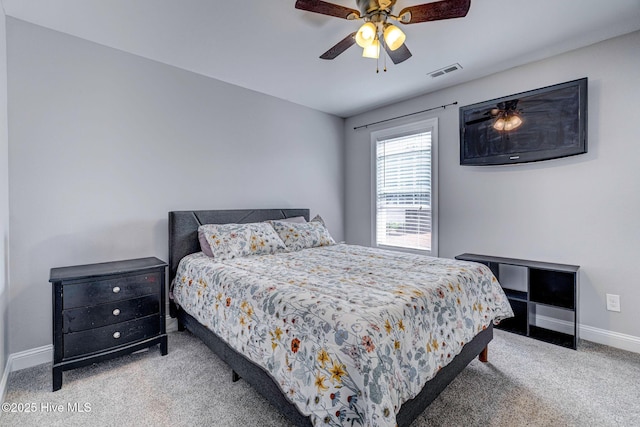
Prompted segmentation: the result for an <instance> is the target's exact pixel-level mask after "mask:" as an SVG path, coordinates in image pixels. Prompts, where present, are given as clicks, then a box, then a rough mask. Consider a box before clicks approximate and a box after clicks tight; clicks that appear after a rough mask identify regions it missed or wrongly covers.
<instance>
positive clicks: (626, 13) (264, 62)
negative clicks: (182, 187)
mask: <svg viewBox="0 0 640 427" xmlns="http://www.w3.org/2000/svg"><path fill="white" fill-rule="evenodd" d="M1 1H2V4H3V7H4V10H5V14H6V15H7V16H11V17H13V18H17V19H21V20H24V21H27V22H31V23H34V24H37V25H41V26H43V27H47V28H51V29H53V30H57V31H61V32H64V33H68V34H71V35H74V36H77V37H80V38H83V39H86V40H90V41H93V42H96V43H100V44H102V45H106V46H109V47H113V48H116V49H120V50H123V51H126V52H130V53H133V54H136V55H139V56H142V57H145V58H149V59H153V60H156V61H159V62H162V63H165V64H170V65H173V66H176V67H179V68H183V69H185V70H190V71H193V72H196V73H199V74H202V75H206V76H210V77H213V78H216V79H219V80H222V81H225V82H228V83H232V84H235V85H238V86H242V87H245V88H248V89H252V90H255V91H258V92H262V93H266V94H269V95H273V96H275V97H278V98H282V99H286V100H289V101H292V102H295V103H297V104H301V105H305V106H308V107H311V108H314V109H317V110H320V111H325V112H327V113H331V114H335V115H337V116H340V117H349V116H351V115H354V114H358V113H360V112H363V111H367V110H370V109H372V108H375V107H378V106H382V105H386V104H390V103H393V102H396V101H399V100H402V99H407V98H411V97H413V96H416V95H421V94H424V93H428V92H432V91H435V90H438V89H442V88H444V87H448V86H452V85H455V84H459V83H462V82H465V81H469V80H472V79H476V78H479V77H482V76H485V75H488V74H491V73H495V72H498V71H501V70H504V69H507V68H511V67H515V66H518V65H521V64H525V63H527V62H531V61H534V60H538V59H542V58H545V57H549V56H552V55H556V54H559V53H562V52H565V51H568V50H572V49H576V48H578V47H582V46H586V45H589V44H593V43H596V42H598V41H601V40H605V39H608V38H611V37H615V36H618V35H622V34H626V33H629V32H632V31H635V30H639V29H640V0H606V1H605V0H472V2H471V9H470V10H469V13H468V15H467V16H466V17H465V18H460V19H451V20H445V21H437V22H425V23H419V24H411V25H405V26H403V27H402V29H403V30H404V31H405V33H406V35H407V40H406V44H407V46H408V47H409V49H410V50H411V52H412V53H413V57H412V58H410V59H409V60H407V61H405V62H403V63H401V64H398V65H394V64H393V63H392V62H391V61H390V60H387V69H388V71H387V72H386V73H385V72H383V71H382V66H383V64H382V61H381V64H380V73H378V74H376V61H375V60H371V59H365V58H362V57H361V56H360V55H361V50H360V49H359V48H358V47H357V46H353V47H351V48H350V49H349V50H347V51H346V52H345V53H343V54H342V55H340V56H339V57H338V58H336V59H335V60H333V61H326V60H322V59H319V58H318V56H320V55H321V54H322V53H323V52H325V51H326V50H327V49H328V48H329V47H331V46H333V45H334V44H335V43H337V42H338V41H340V40H341V39H342V38H344V37H345V36H346V35H347V34H349V33H351V32H353V31H355V30H356V29H357V28H358V26H359V23H358V22H354V21H347V20H343V19H338V18H333V17H328V16H323V15H318V14H314V13H310V12H303V11H300V10H297V9H295V8H294V4H295V0H235V1H233V0H227V1H222V0H56V1H51V0H1ZM332 2H333V3H336V4H340V5H344V6H348V7H351V8H354V9H357V6H356V2H355V0H334V1H332ZM426 2H428V1H427V0H398V2H397V4H396V7H395V8H394V11H395V12H396V13H398V12H399V11H400V10H401V9H402V8H403V7H405V6H412V5H416V4H421V3H426ZM635 54H640V46H639V49H638V52H635ZM453 63H459V64H460V65H461V66H462V68H463V69H462V70H459V71H456V72H454V73H451V74H448V75H445V76H443V77H439V78H435V79H432V78H431V77H429V76H428V75H427V74H428V73H429V72H431V71H434V70H436V69H439V68H442V67H445V66H448V65H451V64H453Z"/></svg>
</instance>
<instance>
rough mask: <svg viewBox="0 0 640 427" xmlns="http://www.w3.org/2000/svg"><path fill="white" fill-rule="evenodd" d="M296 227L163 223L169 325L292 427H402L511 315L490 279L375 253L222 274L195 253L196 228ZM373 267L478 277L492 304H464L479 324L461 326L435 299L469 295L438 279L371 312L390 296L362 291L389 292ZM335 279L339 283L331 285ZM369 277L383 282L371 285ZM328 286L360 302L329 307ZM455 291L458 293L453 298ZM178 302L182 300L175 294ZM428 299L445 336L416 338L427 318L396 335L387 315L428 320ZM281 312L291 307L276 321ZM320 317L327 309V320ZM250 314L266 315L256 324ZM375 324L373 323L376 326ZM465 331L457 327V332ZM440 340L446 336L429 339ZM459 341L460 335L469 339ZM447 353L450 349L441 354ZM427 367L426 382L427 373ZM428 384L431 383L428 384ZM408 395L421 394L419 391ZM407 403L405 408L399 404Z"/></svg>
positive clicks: (262, 261) (280, 261)
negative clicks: (199, 344)
mask: <svg viewBox="0 0 640 427" xmlns="http://www.w3.org/2000/svg"><path fill="white" fill-rule="evenodd" d="M295 217H304V218H305V220H306V221H308V220H309V210H308V209H257V210H211V211H202V210H201V211H174V212H169V279H170V283H172V293H171V294H170V296H171V300H170V301H171V303H170V314H171V316H172V317H177V318H178V325H179V326H178V328H179V330H184V329H187V330H188V331H190V332H191V333H193V334H194V335H196V336H197V337H199V338H200V339H201V340H202V341H203V342H204V343H205V344H206V345H207V346H208V347H209V348H211V350H212V351H214V352H215V353H216V354H217V355H218V356H219V357H220V358H221V359H222V360H223V361H224V362H226V363H227V364H228V365H229V366H230V368H231V370H232V379H233V380H234V381H235V380H237V379H239V378H243V379H244V380H246V381H247V382H248V383H250V384H251V385H252V386H253V387H254V388H255V389H256V390H257V391H258V392H259V393H260V394H262V395H263V396H264V397H265V398H266V399H267V400H268V401H270V402H271V403H272V404H273V405H274V406H275V407H276V408H278V410H279V411H280V412H281V413H282V414H283V415H284V416H286V417H287V418H288V419H289V420H291V421H292V422H293V423H294V424H295V425H300V426H302V425H324V424H327V425H380V426H386V425H389V426H393V425H396V424H397V425H398V426H406V425H409V424H410V423H411V422H412V421H413V420H414V419H415V418H416V417H417V416H418V415H420V414H421V413H422V412H423V411H424V409H425V408H426V407H427V406H428V405H429V403H431V402H432V401H433V400H434V399H435V398H436V397H437V396H438V395H439V394H440V392H441V391H442V390H443V389H444V388H445V387H446V386H447V385H448V384H449V383H450V382H451V381H452V380H453V379H454V378H455V377H456V376H457V374H458V373H459V372H460V371H462V369H464V368H465V367H466V366H467V364H468V363H469V362H470V361H471V360H473V359H474V358H475V357H476V356H480V359H481V360H483V361H486V358H487V345H488V343H489V342H490V341H491V339H492V337H493V323H494V321H496V320H499V319H501V318H504V317H509V316H510V315H511V309H510V307H509V305H508V302H507V300H506V297H505V296H504V294H503V293H502V291H501V289H500V287H499V285H497V282H496V281H495V278H494V277H493V275H492V274H491V273H490V271H489V270H488V269H487V268H486V267H484V266H481V265H479V264H473V263H464V262H458V261H453V260H441V259H435V258H428V257H419V256H413V257H412V256H406V255H403V254H395V253H382V252H377V251H378V250H376V249H373V248H364V247H356V246H351V245H344V244H335V245H331V246H327V247H319V248H311V249H303V250H300V251H295V252H294V253H276V254H270V255H268V256H253V257H246V258H240V259H234V260H231V261H230V262H226V263H225V262H216V261H215V260H213V259H211V258H209V257H207V256H206V255H204V254H202V253H201V252H200V251H201V248H200V241H199V239H198V227H199V226H200V225H203V224H249V223H260V222H264V221H267V220H282V219H287V218H295ZM389 257H390V258H389ZM394 257H397V258H394ZM258 258H259V259H258ZM349 260H351V261H352V263H351V264H349V262H351V261H349ZM181 261H182V263H181ZM379 262H381V263H383V264H382V266H383V267H384V266H385V265H386V264H384V263H387V264H393V265H402V263H403V262H407V263H409V264H407V266H410V265H414V264H415V263H422V262H428V263H431V264H433V265H434V268H435V270H436V271H440V272H444V273H443V274H445V275H451V274H453V272H458V271H461V272H463V273H460V274H462V276H464V277H463V279H461V280H462V281H463V282H464V283H466V282H470V281H474V280H475V279H473V280H472V278H475V277H482V281H483V285H482V286H484V287H490V288H491V289H492V290H491V295H490V296H488V297H486V298H487V301H489V302H486V301H485V300H483V304H480V303H476V302H474V303H473V311H474V316H476V317H477V318H479V319H480V324H478V325H475V324H474V325H466V324H465V325H463V319H456V318H455V317H452V316H453V314H452V313H454V311H455V310H453V309H452V308H450V307H449V308H448V307H446V306H445V305H443V304H444V303H443V302H442V301H444V300H445V298H444V295H442V294H443V292H446V293H448V292H449V291H448V290H447V288H446V287H447V286H448V287H449V288H450V291H451V292H452V293H451V296H447V298H446V299H452V300H456V299H457V300H458V304H460V298H463V299H465V298H466V297H465V296H464V295H467V294H469V295H470V294H473V293H474V292H475V291H469V290H467V289H466V288H465V289H461V287H460V285H459V284H458V283H456V282H455V281H454V280H453V279H451V277H453V276H451V277H449V276H447V280H446V281H447V283H446V284H444V285H443V286H444V287H443V286H441V287H440V288H436V287H434V288H433V289H431V290H425V291H424V292H423V291H421V290H420V289H416V288H415V287H412V285H410V284H407V285H406V286H405V285H401V286H398V287H397V290H395V289H396V288H394V291H393V292H391V293H392V294H393V295H392V296H391V300H394V301H397V302H398V304H397V305H399V307H396V306H394V305H389V306H388V307H387V305H386V304H387V303H386V302H384V303H382V302H381V303H380V304H379V306H378V305H377V304H376V303H375V300H372V299H371V298H374V297H375V296H376V295H377V294H378V293H381V294H390V292H387V291H385V290H384V289H383V291H380V290H378V289H376V288H373V287H372V288H369V287H368V286H369V284H368V283H369V282H371V283H374V282H384V283H385V284H386V283H387V282H389V283H391V282H392V280H391V279H384V278H385V277H387V276H385V275H386V274H387V273H386V272H384V273H382V272H381V273H380V274H378V273H372V272H371V269H373V267H372V268H369V267H368V265H369V264H370V263H371V266H373V265H374V264H375V265H377V264H376V263H379ZM420 265H421V264H420ZM425 265H426V264H425ZM197 266H199V267H197ZM292 268H293V269H292ZM414 270H415V269H413V270H412V269H411V268H408V267H407V268H406V269H405V270H404V271H405V272H404V274H403V276H406V277H405V279H407V280H410V279H411V275H412V274H413V272H414ZM302 271H304V274H307V273H310V272H313V276H307V275H301V274H302V273H301V272H302ZM337 271H340V272H343V273H344V272H348V274H347V273H344V274H345V275H343V276H335V274H336V272H337ZM374 271H382V270H374ZM289 272H290V273H289ZM214 276H215V277H216V278H217V280H219V281H220V283H222V285H220V286H222V288H221V289H223V290H222V291H220V289H214V288H215V286H217V285H216V283H210V282H209V280H212V281H213V280H214V279H213V278H210V277H214ZM378 276H380V277H382V278H383V279H384V280H382V279H380V280H377V279H376V278H377V277H378ZM229 277H232V278H233V280H232V281H230V279H229ZM317 277H319V278H317ZM389 277H391V276H389ZM239 278H242V283H243V286H237V284H238V283H240V279H239ZM449 279H451V280H449ZM455 280H457V279H455ZM187 281H188V282H189V283H186V282H187ZM192 281H193V286H192V285H191V282H192ZM332 281H333V282H335V283H336V284H337V286H338V288H341V289H342V286H343V285H344V288H343V289H353V288H350V286H352V285H353V284H352V283H345V282H351V281H355V282H358V283H357V285H358V286H361V285H364V286H365V287H366V289H369V291H367V292H362V293H356V292H351V293H350V294H349V295H343V296H342V297H337V296H332V295H331V294H329V293H328V292H334V291H329V290H326V289H325V288H324V287H323V286H324V285H325V282H326V283H330V282H332ZM289 282H290V283H289ZM293 282H296V283H295V284H293ZM443 283H444V282H443ZM174 284H177V286H176V287H174V286H173V285H174ZM244 284H246V285H244ZM243 287H246V289H247V290H249V289H250V290H251V292H250V293H247V294H246V295H238V294H234V293H233V292H240V289H241V288H243ZM456 287H457V288H458V289H454V288H456ZM358 289H364V288H358ZM175 291H179V293H178V294H177V295H174V294H173V292H175ZM206 292H211V296H210V297H207V296H206V295H203V293H206ZM456 292H458V294H459V295H458V296H457V297H456V296H455V295H456V294H455V293H456ZM430 293H431V294H433V297H434V298H436V299H438V295H439V294H440V295H439V296H440V297H442V298H440V299H438V302H437V303H436V306H434V307H433V308H432V309H431V311H437V312H439V314H438V316H439V318H438V319H439V321H442V322H444V323H446V324H447V325H448V328H449V329H444V328H440V329H439V330H438V329H434V331H433V332H428V331H427V332H425V330H424V328H423V327H422V326H419V325H422V323H424V322H427V321H426V320H424V319H423V320H414V318H413V317H411V318H407V320H406V324H404V323H403V321H402V320H403V319H404V318H405V317H394V315H393V313H404V314H402V316H404V315H406V313H408V312H416V313H419V312H421V311H422V312H425V307H424V305H425V304H424V300H425V299H426V298H431V297H430V296H429V295H425V294H430ZM370 294H371V295H370ZM274 295H277V297H276V298H277V301H274V300H273V298H274ZM461 295H462V296H461ZM387 297H388V296H387ZM188 298H192V300H193V301H195V300H196V299H197V300H204V301H208V302H207V304H206V305H205V306H204V307H199V306H196V305H194V304H191V302H190V301H191V300H189V299H188ZM268 298H271V300H269V299H268ZM352 300H353V301H352ZM176 301H182V304H176ZM283 301H284V302H283ZM372 301H374V302H373V303H372ZM381 301H382V300H381ZM278 304H280V305H278ZM305 304H306V305H305ZM349 304H352V305H349ZM394 304H396V303H394ZM302 305H305V307H307V306H313V307H317V308H318V311H317V312H314V313H313V314H312V315H311V314H301V313H303V312H302V311H300V309H301V307H302ZM454 305H455V303H454ZM462 305H464V304H462ZM274 306H275V307H276V308H274ZM366 306H371V307H372V308H371V313H369V312H368V310H365V309H363V307H366ZM490 306H491V307H490ZM287 307H290V308H291V307H293V308H291V309H290V311H289V312H286V313H285V311H286V310H285V309H286V308H287ZM329 307H335V311H331V310H330V309H329ZM354 307H355V308H354ZM470 307H471V305H469V310H471V308H470ZM306 309H307V308H305V310H306ZM314 309H315V308H314ZM230 310H234V311H230ZM296 310H297V311H296ZM458 310H459V309H458ZM465 310H466V308H465ZM426 311H427V312H428V311H430V308H429V307H427V308H426ZM475 311H478V312H479V313H475ZM257 312H260V313H261V315H263V317H260V318H259V319H258V320H256V316H257ZM361 312H362V313H361ZM365 312H366V313H365ZM480 312H481V314H480ZM265 313H266V315H265ZM305 313H306V312H305ZM390 313H391V314H390ZM371 316H374V317H371ZM375 316H379V317H380V318H379V322H378V321H377V320H376V319H375ZM227 317H228V318H227ZM224 318H227V320H223V319H224ZM443 318H444V320H442V319H443ZM389 319H391V321H389ZM416 319H418V316H416ZM420 319H422V318H420ZM296 320H297V321H298V323H297V324H296V323H295V321H296ZM456 322H457V323H456ZM468 322H470V321H469V320H466V319H465V320H464V323H468ZM316 323H317V324H316ZM301 325H304V327H305V328H306V329H304V330H306V331H307V335H305V336H302V335H300V334H301V332H300V331H301V330H302V328H303V327H302V326H301ZM314 327H315V329H313V328H314ZM466 329H472V330H473V334H472V335H469V336H466V337H462V335H459V334H462V333H463V332H461V331H464V330H466ZM409 332H411V333H409ZM425 333H427V334H431V335H429V337H428V338H425V339H422V338H423V336H422V335H420V334H425ZM437 333H440V334H442V335H447V334H453V335H455V336H454V337H451V336H433V335H435V334H437ZM464 333H466V334H467V335H468V332H464ZM378 337H379V338H378ZM354 342H355V344H354ZM447 344H448V345H449V347H448V348H446V349H445V348H444V346H445V345H447ZM432 365H433V366H432ZM429 367H431V370H432V371H434V372H432V373H430V372H428V369H427V368H429ZM385 375H386V376H385ZM409 378H411V381H409V380H408V379H409ZM425 378H428V380H427V381H426V383H425V382H424V381H423V380H424V379H425ZM414 379H415V381H414ZM420 381H422V382H420ZM384 384H388V388H389V389H388V390H387V389H385V387H384V386H382V385H384ZM416 384H419V386H417V385H416ZM416 387H419V388H418V389H417V390H416ZM398 394H402V396H400V397H399V396H397V395H398ZM407 395H410V398H408V399H407Z"/></svg>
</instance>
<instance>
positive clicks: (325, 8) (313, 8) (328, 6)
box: [296, 0, 360, 19]
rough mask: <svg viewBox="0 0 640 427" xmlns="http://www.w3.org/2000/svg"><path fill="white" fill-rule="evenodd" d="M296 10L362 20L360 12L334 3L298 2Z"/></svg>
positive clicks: (312, 0)
mask: <svg viewBox="0 0 640 427" xmlns="http://www.w3.org/2000/svg"><path fill="white" fill-rule="evenodd" d="M296 9H300V10H306V11H308V12H315V13H321V14H322V15H329V16H335V17H338V18H343V19H358V18H360V12H358V11H357V10H355V9H351V8H348V7H344V6H340V5H337V4H333V3H327V2H326V1H321V0H297V1H296Z"/></svg>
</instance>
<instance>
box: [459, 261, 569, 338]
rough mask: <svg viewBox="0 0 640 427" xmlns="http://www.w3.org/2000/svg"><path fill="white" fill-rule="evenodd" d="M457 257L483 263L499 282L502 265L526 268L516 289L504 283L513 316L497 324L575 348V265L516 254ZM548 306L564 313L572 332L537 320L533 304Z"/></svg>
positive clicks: (565, 321) (505, 328) (564, 322)
mask: <svg viewBox="0 0 640 427" xmlns="http://www.w3.org/2000/svg"><path fill="white" fill-rule="evenodd" d="M456 259H459V260H462V261H472V262H478V263H480V264H484V265H486V266H487V267H489V268H490V269H491V271H492V272H493V274H494V276H496V279H498V282H500V270H501V268H500V267H501V266H503V265H504V266H515V267H518V268H524V269H526V283H523V284H520V286H519V287H518V288H519V289H526V290H515V289H510V288H507V287H503V290H504V293H505V295H506V296H507V298H508V299H509V303H510V304H511V308H512V309H513V313H514V317H512V318H509V319H505V320H503V321H502V322H500V324H499V325H498V326H497V327H498V328H500V329H504V330H506V331H509V332H514V333H517V334H520V335H526V336H528V337H531V338H535V339H538V340H541V341H545V342H549V343H552V344H556V345H560V346H563V347H568V348H572V349H576V347H577V345H578V270H579V268H580V267H579V266H577V265H568V264H555V263H548V262H540V261H529V260H523V259H515V258H503V257H494V256H488V255H477V254H467V253H465V254H462V255H458V256H457V257H456ZM537 307H540V309H541V310H542V307H551V308H552V309H553V310H561V311H563V312H565V313H567V316H566V317H569V318H570V321H567V320H562V321H560V322H559V323H560V324H562V325H565V326H566V324H568V328H569V329H571V330H572V332H573V333H572V334H569V333H566V331H557V330H554V329H550V328H545V327H542V326H540V325H539V324H538V322H537V320H536V308H537Z"/></svg>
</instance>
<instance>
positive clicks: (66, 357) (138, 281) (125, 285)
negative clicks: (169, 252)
mask: <svg viewBox="0 0 640 427" xmlns="http://www.w3.org/2000/svg"><path fill="white" fill-rule="evenodd" d="M166 267H167V264H166V263H165V262H164V261H161V260H159V259H158V258H140V259H131V260H125V261H115V262H105V263H100V264H88V265H78V266H72V267H60V268H52V269H51V276H50V278H49V281H50V282H51V283H52V284H53V391H56V390H59V389H60V388H61V387H62V372H63V371H67V370H69V369H75V368H78V367H80V366H86V365H89V364H92V363H95V362H100V361H103V360H107V359H111V358H113V357H117V356H121V355H124V354H128V353H132V352H134V351H138V350H141V349H143V348H146V347H150V346H153V345H156V344H160V351H161V353H162V355H163V356H164V355H166V354H167V334H166V329H165V269H166Z"/></svg>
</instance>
